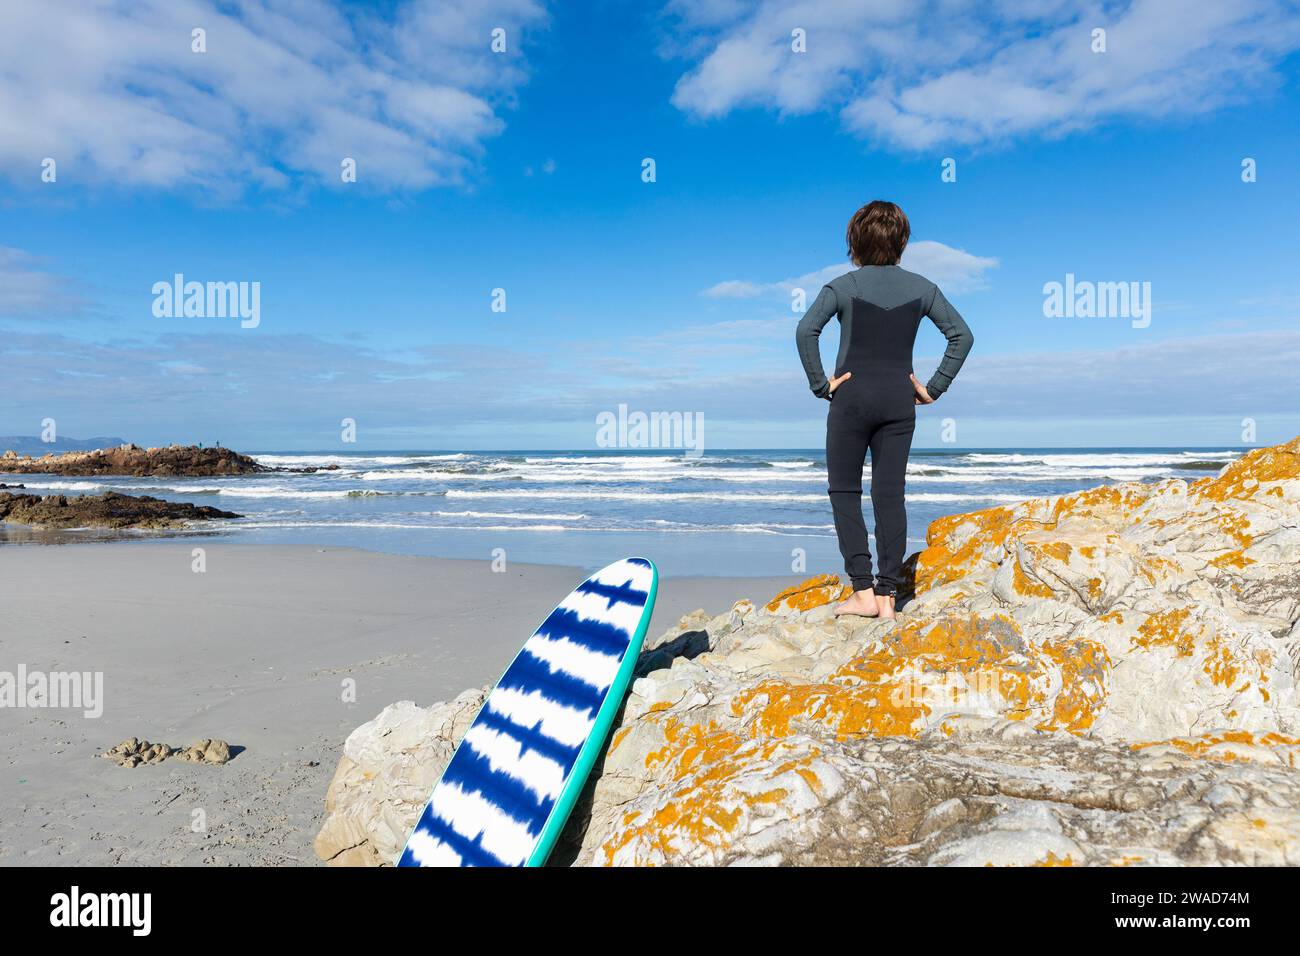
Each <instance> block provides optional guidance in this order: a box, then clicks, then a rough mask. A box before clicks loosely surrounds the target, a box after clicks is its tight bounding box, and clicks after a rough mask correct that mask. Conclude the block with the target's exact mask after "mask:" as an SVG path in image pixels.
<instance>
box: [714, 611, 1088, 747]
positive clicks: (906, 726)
mask: <svg viewBox="0 0 1300 956" xmlns="http://www.w3.org/2000/svg"><path fill="white" fill-rule="evenodd" d="M1109 666H1110V660H1109V658H1108V657H1107V656H1106V652H1105V650H1104V649H1103V648H1102V647H1101V645H1099V644H1096V643H1094V642H1091V641H1085V640H1062V641H1059V642H1052V643H1049V644H1047V645H1045V646H1044V647H1042V648H1039V649H1035V648H1032V647H1030V646H1028V645H1027V644H1026V643H1025V641H1024V639H1023V638H1022V637H1021V634H1020V631H1019V629H1018V628H1017V627H1016V625H1015V623H1014V622H1013V621H1011V620H1010V619H1009V618H1006V617H1002V616H1000V615H996V616H993V617H989V618H984V617H978V616H975V615H953V616H949V617H944V618H941V619H940V620H938V621H937V622H935V621H910V622H908V623H907V624H905V625H903V626H902V627H901V628H899V629H898V630H897V631H895V632H894V633H892V634H891V635H890V636H889V639H888V640H884V641H877V642H875V643H873V644H871V645H869V647H868V648H867V650H866V651H865V652H864V653H863V654H860V655H858V656H857V657H854V658H853V659H852V660H850V661H848V662H847V663H846V664H844V665H843V666H841V667H840V668H839V669H838V670H836V671H835V672H834V673H832V674H831V675H830V676H829V677H828V678H826V679H825V680H823V681H818V682H815V683H794V682H789V681H785V680H781V679H771V680H765V681H761V682H759V683H758V684H756V685H754V686H753V687H750V688H748V689H746V690H744V691H742V692H740V693H738V694H737V695H736V696H735V697H734V698H733V700H732V714H733V715H734V716H736V717H743V716H746V715H750V721H749V724H748V726H749V727H750V728H751V732H752V733H753V734H755V735H756V736H761V737H765V738H780V737H785V736H788V735H790V734H792V733H796V732H799V730H800V728H801V727H805V729H809V730H810V731H811V730H813V729H814V728H811V727H806V726H805V725H808V724H813V725H816V728H815V729H816V732H820V733H827V732H829V733H831V734H833V735H834V737H835V739H837V740H847V739H851V738H854V737H862V736H872V737H891V736H904V737H916V736H918V735H919V734H920V733H921V731H922V730H924V729H925V726H926V719H925V718H927V717H929V716H930V715H931V714H932V713H933V712H934V710H935V708H936V707H939V706H943V707H945V709H946V708H948V707H952V706H956V705H960V704H961V703H962V702H963V701H964V702H965V703H966V704H967V705H972V706H976V707H977V708H978V709H982V710H988V709H992V710H994V711H996V712H997V713H999V714H1000V715H1001V716H1004V717H1007V718H1009V719H1013V720H1024V719H1028V718H1030V717H1032V716H1034V715H1035V714H1038V715H1041V723H1040V724H1039V726H1041V727H1042V728H1043V729H1051V730H1067V731H1071V732H1081V731H1082V730H1084V729H1086V728H1087V727H1089V726H1090V725H1091V724H1092V723H1093V721H1094V720H1095V718H1096V715H1097V713H1098V711H1099V709H1100V707H1101V705H1102V703H1103V702H1104V699H1105V694H1106V690H1105V686H1106V681H1105V676H1106V673H1107V671H1108V669H1109ZM1053 690H1054V691H1055V693H1054V695H1053V696H1051V697H1050V698H1049V692H1051V691H1053Z"/></svg>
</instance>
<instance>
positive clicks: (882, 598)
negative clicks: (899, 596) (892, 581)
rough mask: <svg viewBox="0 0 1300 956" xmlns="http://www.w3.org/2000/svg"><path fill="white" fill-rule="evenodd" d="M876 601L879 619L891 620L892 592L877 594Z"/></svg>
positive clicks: (892, 614) (892, 616) (892, 612)
mask: <svg viewBox="0 0 1300 956" xmlns="http://www.w3.org/2000/svg"><path fill="white" fill-rule="evenodd" d="M876 603H877V604H878V605H879V606H880V619H881V620H882V621H892V620H893V619H894V596H893V595H892V594H880V595H877V596H876Z"/></svg>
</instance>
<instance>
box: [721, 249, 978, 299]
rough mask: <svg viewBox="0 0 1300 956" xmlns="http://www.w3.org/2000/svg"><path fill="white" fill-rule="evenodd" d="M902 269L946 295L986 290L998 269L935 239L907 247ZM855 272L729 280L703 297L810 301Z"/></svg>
mask: <svg viewBox="0 0 1300 956" xmlns="http://www.w3.org/2000/svg"><path fill="white" fill-rule="evenodd" d="M901 265H902V267H903V268H904V269H908V270H910V271H912V272H919V273H920V274H921V275H923V276H925V277H926V278H927V279H929V280H930V281H931V282H934V283H935V284H936V285H938V286H939V287H940V288H942V289H944V290H945V291H948V292H953V293H961V292H973V291H975V290H977V289H982V288H984V287H985V286H986V285H987V284H988V283H987V280H986V277H985V273H987V272H988V270H990V269H994V268H996V267H997V265H998V260H997V259H993V258H989V257H987V256H976V255H972V254H971V253H969V252H967V251H966V250H964V249H954V248H953V247H952V246H946V245H944V244H943V243H942V242H935V241H934V240H933V239H918V240H916V241H914V242H910V243H908V245H907V249H905V250H904V252H903V261H902V263H901ZM852 268H853V267H852V266H850V265H848V264H847V263H844V262H836V263H832V264H831V265H829V266H826V267H824V268H822V269H818V270H817V271H815V272H809V273H806V274H804V275H801V276H797V277H795V278H793V279H783V280H782V281H780V282H751V281H749V280H747V279H727V280H725V281H723V282H719V283H717V284H716V285H712V286H710V287H709V288H707V289H705V290H704V291H703V292H701V293H700V294H701V295H703V296H704V297H706V298H709V299H757V298H761V297H764V296H773V297H775V296H778V295H780V296H788V295H789V294H790V292H791V291H793V290H794V289H803V290H804V291H805V292H807V293H809V296H810V297H811V296H812V295H814V294H815V293H816V291H817V290H818V289H820V288H821V287H822V286H824V285H825V284H826V283H828V282H830V281H831V280H832V279H834V278H836V277H837V276H842V275H844V273H846V272H849V271H851V269H852Z"/></svg>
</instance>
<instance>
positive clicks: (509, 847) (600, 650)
mask: <svg viewBox="0 0 1300 956" xmlns="http://www.w3.org/2000/svg"><path fill="white" fill-rule="evenodd" d="M658 588H659V574H658V571H656V570H655V566H654V564H653V563H652V562H650V561H648V560H647V559H645V558H625V559H624V560H622V561H616V562H615V563H614V564H611V565H610V566H609V567H607V568H602V569H601V570H599V571H597V572H596V573H595V574H593V575H592V576H591V577H589V578H587V580H585V581H583V582H582V583H581V584H579V585H578V586H577V587H576V588H574V589H573V591H572V592H571V593H570V594H569V596H568V597H566V598H565V599H564V600H563V601H561V602H560V603H559V605H558V606H557V607H556V608H555V610H554V611H552V612H551V613H550V616H549V617H547V618H546V620H545V621H543V622H542V625H541V627H539V628H538V629H537V630H536V631H534V632H533V636H532V637H530V638H529V639H528V640H527V641H525V642H524V646H523V647H522V648H521V649H520V651H519V654H518V655H517V656H516V657H515V659H514V661H513V662H512V663H511V664H510V666H509V667H508V668H506V672H505V673H504V674H502V675H501V679H500V680H499V681H497V686H496V687H495V688H493V690H492V693H490V694H488V696H487V700H485V701H484V702H483V707H482V709H481V710H480V711H479V712H478V716H477V717H475V718H474V722H473V723H472V724H470V726H469V730H468V731H466V733H465V739H464V740H462V741H461V742H460V746H459V747H457V748H456V752H455V753H454V754H452V756H451V761H450V762H449V763H448V764H447V768H446V769H445V770H444V771H443V772H442V779H441V780H439V781H438V783H437V785H436V786H435V787H434V788H433V793H432V795H430V797H429V802H428V803H427V804H425V807H424V812H423V813H421V814H420V819H419V820H418V821H417V822H416V824H415V829H414V830H412V831H411V836H410V839H408V840H407V841H406V848H405V849H404V850H403V851H402V855H401V858H400V859H399V860H398V865H399V866H541V865H542V864H543V863H545V862H546V857H547V856H548V855H549V854H550V852H551V848H552V847H554V846H555V841H556V839H558V837H559V835H560V831H561V830H562V829H563V828H564V823H565V821H566V820H567V819H568V817H569V811H571V810H572V809H573V804H574V801H575V800H577V799H578V794H579V793H581V792H582V788H583V786H584V784H585V783H586V781H587V775H588V774H589V773H590V772H591V768H592V766H593V765H594V764H595V762H596V758H597V757H598V756H599V755H600V753H601V752H602V751H603V750H604V749H605V739H606V737H608V735H609V729H610V725H611V724H612V723H613V722H614V715H615V714H616V713H618V709H619V707H621V706H622V703H623V697H624V695H625V694H626V693H627V687H628V684H630V683H631V681H632V671H633V670H634V669H635V667H636V661H637V657H638V656H639V655H640V653H641V645H642V643H643V642H644V641H645V633H646V629H647V628H648V627H649V626H650V613H651V612H652V611H653V610H654V605H655V595H656V593H657V592H658Z"/></svg>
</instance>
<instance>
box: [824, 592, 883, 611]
mask: <svg viewBox="0 0 1300 956" xmlns="http://www.w3.org/2000/svg"><path fill="white" fill-rule="evenodd" d="M879 613H880V607H879V606H878V605H877V604H876V593H875V592H874V591H872V590H871V588H867V589H866V590H865V591H854V592H853V596H852V597H850V598H849V599H848V600H847V601H844V602H842V603H840V604H837V605H835V611H834V614H835V616H836V617H841V616H842V615H845V614H856V615H857V616H859V617H876V616H877V615H878V614H879Z"/></svg>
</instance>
